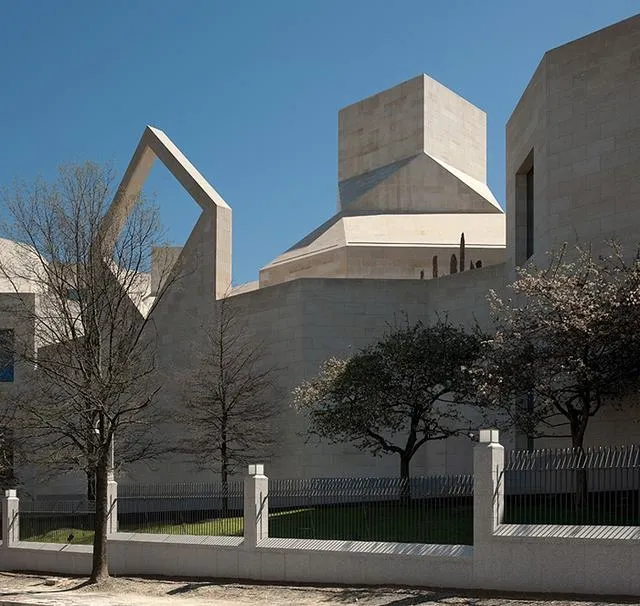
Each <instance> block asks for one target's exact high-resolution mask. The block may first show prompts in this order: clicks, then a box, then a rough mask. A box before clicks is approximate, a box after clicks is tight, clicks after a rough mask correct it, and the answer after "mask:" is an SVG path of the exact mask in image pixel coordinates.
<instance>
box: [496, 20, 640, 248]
mask: <svg viewBox="0 0 640 606" xmlns="http://www.w3.org/2000/svg"><path fill="white" fill-rule="evenodd" d="M532 149H533V152H534V153H533V155H534V175H535V185H534V190H535V217H536V218H535V222H534V225H535V238H536V258H538V256H539V255H540V254H542V253H544V252H545V251H547V250H549V249H552V248H556V247H558V246H559V245H561V244H562V243H563V242H565V241H566V242H569V243H571V244H574V243H577V242H582V243H585V244H586V243H591V244H592V245H593V246H594V247H595V249H596V251H597V250H599V249H600V248H601V244H602V242H603V241H605V240H608V239H611V238H616V239H618V240H619V241H620V242H621V243H623V244H624V245H625V247H626V248H627V249H635V247H636V246H637V244H638V241H639V239H640V238H639V236H638V230H637V226H638V223H639V221H640V206H639V205H638V204H637V200H638V197H639V196H640V176H639V175H638V170H637V167H638V164H639V162H640V16H636V17H632V18H631V19H628V20H626V21H623V22H621V23H617V24H615V25H612V26H611V27H608V28H605V29H603V30H600V31H598V32H595V33H593V34H590V35H589V36H586V37H584V38H581V39H579V40H576V41H574V42H571V43H569V44H566V45H564V46H561V47H559V48H556V49H554V50H552V51H549V52H548V53H547V54H546V55H545V57H544V58H543V60H542V62H541V64H540V66H539V67H538V70H537V71H536V73H535V75H534V77H533V78H532V80H531V82H530V84H529V86H528V87H527V89H526V91H525V93H524V94H523V96H522V99H521V100H520V102H519V104H518V106H517V107H516V109H515V110H514V113H513V115H512V116H511V119H510V120H509V123H508V124H507V213H508V227H507V233H508V242H509V244H508V246H509V251H510V254H512V253H513V251H514V249H515V242H516V241H517V239H518V233H517V231H518V223H519V224H520V225H522V221H521V217H520V220H519V217H518V211H517V209H516V208H515V180H514V175H515V173H516V172H517V170H518V168H519V167H520V165H521V163H522V162H523V161H524V159H525V158H526V156H527V155H528V153H529V152H530V151H531V150H532ZM520 237H521V236H520Z"/></svg>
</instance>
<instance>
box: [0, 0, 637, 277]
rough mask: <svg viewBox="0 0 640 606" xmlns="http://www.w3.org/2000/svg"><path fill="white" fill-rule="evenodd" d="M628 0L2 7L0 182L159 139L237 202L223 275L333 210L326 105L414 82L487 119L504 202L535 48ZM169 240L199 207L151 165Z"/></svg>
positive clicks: (251, 271) (139, 1) (117, 156)
mask: <svg viewBox="0 0 640 606" xmlns="http://www.w3.org/2000/svg"><path fill="white" fill-rule="evenodd" d="M639 10H640V4H639V3H638V1H637V0H634V1H630V0H629V1H627V0H613V1H611V0H610V1H607V2H604V1H602V0H555V1H547V0H536V1H535V2H514V1H513V0H485V1H480V0H466V1H465V0H393V1H392V0H251V1H248V0H228V1H218V0H173V1H168V0H149V1H147V0H110V1H108V2H97V1H87V0H57V1H53V0H39V1H38V0H0V144H1V145H0V186H1V185H9V184H11V182H12V181H13V180H14V179H16V178H20V179H21V178H26V179H31V178H33V177H35V176H37V175H43V176H45V177H50V176H52V175H53V174H54V171H55V168H56V167H57V166H58V165H59V164H62V163H68V162H81V161H84V160H87V159H91V160H95V161H99V162H111V163H112V164H113V165H114V166H115V167H116V168H117V169H118V170H120V171H122V170H124V168H125V167H126V164H127V162H128V161H129V158H130V156H131V153H132V152H133V149H134V147H135V145H136V144H137V141H138V139H139V137H140V135H141V134H142V131H143V129H144V126H145V125H146V124H151V125H154V126H157V127H159V128H161V129H162V130H164V131H165V132H166V133H167V134H168V135H169V137H171V138H172V139H173V141H174V142H175V143H176V144H177V145H178V147H180V148H181V149H182V151H183V152H184V153H185V154H186V155H187V157H189V159H190V160H191V161H192V162H193V163H194V164H195V165H196V166H197V167H198V169H199V170H200V172H202V173H203V175H204V176H205V177H206V178H207V179H208V180H209V181H210V182H211V183H212V185H213V186H214V187H215V188H216V189H217V190H218V192H219V193H220V194H221V195H222V196H223V197H224V198H225V200H226V201H227V202H228V203H229V204H230V205H231V207H232V208H233V222H234V225H233V227H234V234H233V255H234V261H233V265H234V282H235V283H242V282H246V281H249V280H252V279H255V278H257V272H258V269H259V268H260V267H261V266H263V265H265V264H266V263H267V262H269V261H270V260H271V259H272V258H273V257H275V256H276V255H278V254H279V253H280V252H282V251H283V250H285V249H286V248H288V247H289V246H290V245H291V244H292V243H294V242H295V241H297V240H298V239H300V238H301V237H302V236H304V235H305V234H306V233H307V232H309V231H310V230H311V229H313V228H314V227H316V226H317V225H318V224H320V223H321V222H322V221H324V220H325V219H327V218H328V217H329V216H331V215H332V214H333V212H334V211H335V208H336V191H337V184H336V180H337V112H338V109H340V108H341V107H343V106H345V105H348V104H349V103H353V102H355V101H358V100H359V99H361V98H363V97H366V96H368V95H371V94H373V93H375V92H378V91H380V90H383V89H385V88H388V87H390V86H392V85H394V84H397V83H399V82H401V81H403V80H406V79H408V78H411V77H413V76H415V75H417V74H419V73H422V72H424V73H427V74H429V75H430V76H432V77H434V78H435V79H437V80H439V81H440V82H442V83H443V84H445V85H446V86H448V87H449V88H451V89H453V90H454V91H456V92H457V93H459V94H460V95H462V96H464V97H466V98H467V99H469V100H470V101H471V102H472V103H474V104H476V105H478V106H479V107H481V108H482V109H484V110H485V111H486V112H487V114H488V166H489V168H488V177H489V178H488V180H489V185H490V186H491V187H492V189H493V191H494V193H495V195H496V197H497V198H498V199H499V200H500V201H501V202H502V203H503V202H504V198H505V192H504V189H505V186H504V125H505V122H506V120H507V119H508V117H509V114H510V113H511V111H512V109H513V107H514V106H515V103H516V102H517V100H518V98H519V96H520V95H521V93H522V91H523V89H524V87H525V86H526V84H527V82H528V80H529V78H530V76H531V74H532V73H533V70H534V69H535V67H536V65H537V64H538V62H539V61H540V59H541V57H542V55H543V53H544V51H545V50H547V49H549V48H552V47H554V46H558V45H560V44H563V43H565V42H568V41H570V40H572V39H574V38H576V37H579V36H581V35H584V34H587V33H589V32H590V31H593V30H595V29H599V28H601V27H604V26H606V25H609V24H611V23H613V22H615V21H618V20H620V19H623V18H625V17H629V16H631V15H633V14H634V13H636V12H638V11H639ZM147 191H149V192H150V193H155V194H156V195H157V199H158V202H159V204H160V206H161V209H162V214H163V220H164V222H165V224H166V225H167V226H168V227H169V230H170V232H169V233H170V237H171V238H172V240H173V241H174V242H176V243H179V244H180V243H183V242H184V240H185V239H186V237H187V235H188V233H189V232H190V230H191V227H192V226H193V224H194V222H195V219H196V217H197V214H198V212H199V211H198V208H197V207H196V205H195V203H193V202H192V201H191V200H190V199H189V198H188V197H186V196H185V195H184V194H183V193H182V192H181V191H180V188H179V186H177V184H175V183H174V182H173V180H172V178H171V177H170V176H169V175H168V174H166V173H165V172H164V168H163V167H162V166H161V165H160V164H158V165H157V166H156V168H155V169H154V172H153V174H152V177H151V179H150V181H149V184H148V187H147Z"/></svg>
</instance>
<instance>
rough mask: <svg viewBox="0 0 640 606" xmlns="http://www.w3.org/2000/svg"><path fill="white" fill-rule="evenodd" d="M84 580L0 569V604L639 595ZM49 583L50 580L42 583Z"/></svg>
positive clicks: (527, 600) (301, 604)
mask: <svg viewBox="0 0 640 606" xmlns="http://www.w3.org/2000/svg"><path fill="white" fill-rule="evenodd" d="M83 581H84V579H78V578H69V577H61V576H50V577H44V576H41V575H29V574H13V573H0V604H10V603H20V602H23V603H29V604H47V605H49V604H50V605H56V606H57V605H67V604H68V605H74V606H75V605H80V604H83V605H85V604H86V605H88V604H96V605H100V606H102V605H105V606H107V605H108V606H119V605H121V604H122V605H132V604H136V605H137V604H149V605H151V606H152V605H154V604H158V605H160V604H162V605H165V604H175V605H176V606H187V605H189V606H190V605H203V606H204V604H208V605H211V606H243V605H247V604H255V605H259V606H260V605H263V606H267V605H269V606H332V605H336V606H338V605H342V604H358V605H359V606H422V605H424V606H429V605H432V606H436V605H439V606H444V605H456V606H503V605H504V606H588V605H591V606H596V605H597V606H613V605H614V604H637V605H640V600H632V599H627V600H624V599H613V600H609V601H607V600H603V599H601V598H592V599H591V598H588V597H583V598H571V599H569V598H563V599H559V598H556V597H552V596H540V595H538V596H513V595H512V596H507V595H504V596H503V595H495V594H492V595H490V594H483V593H479V592H463V591H455V590H427V589H407V588H394V587H368V588H365V587H312V586H284V585H268V584H244V583H234V582H223V581H217V580H215V581H202V580H198V581H184V580H166V579H159V580H158V579H140V578H127V577H120V578H117V579H112V580H111V581H110V582H109V583H108V585H107V586H101V587H100V588H96V587H94V586H84V587H82V582H83ZM47 583H50V584H47Z"/></svg>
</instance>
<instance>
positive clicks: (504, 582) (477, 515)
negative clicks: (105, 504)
mask: <svg viewBox="0 0 640 606" xmlns="http://www.w3.org/2000/svg"><path fill="white" fill-rule="evenodd" d="M482 435H483V438H482V439H481V442H480V443H479V444H478V445H477V446H476V449H475V453H474V546H473V547H471V546H465V545H420V544H403V543H382V542H380V543H377V542H358V541H319V540H311V539H278V538H270V537H269V534H268V480H267V478H266V477H265V476H264V475H262V473H261V469H259V473H257V474H254V475H252V476H249V477H248V478H247V479H246V481H245V498H244V509H245V511H244V528H245V536H244V538H242V537H203V536H174V535H148V534H127V533H118V532H115V531H114V532H111V533H110V535H109V542H108V551H109V554H108V557H109V566H110V570H111V571H112V573H113V574H116V575H125V574H126V575H158V576H185V577H202V578H221V579H244V580H255V581H277V582H290V583H297V582H311V583H339V584H356V585H368V584H372V585H375V584H398V585H414V586H425V587H451V588H478V589H493V590H505V591H532V592H565V593H583V594H610V595H640V574H639V573H638V571H640V527H605V526H528V525H506V524H502V523H501V520H502V512H503V504H504V493H503V490H504V488H503V486H502V481H501V478H502V469H503V465H504V450H503V448H502V446H500V444H498V442H497V432H494V431H492V432H490V433H489V432H482ZM258 467H260V466H258ZM254 470H255V467H254ZM111 489H112V490H113V491H115V490H116V489H117V488H116V487H115V486H112V487H111ZM3 505H4V506H3V516H2V517H3V520H2V522H3V537H5V540H4V541H3V543H2V547H1V548H0V569H2V570H31V571H39V572H57V573H62V574H77V575H86V574H88V573H89V572H90V569H91V553H92V550H91V547H90V546H84V545H59V544H51V543H30V542H24V541H20V540H19V528H18V522H19V516H18V510H19V503H18V499H17V498H16V496H15V491H7V494H6V496H5V500H4V504H3ZM110 528H111V529H112V530H115V528H116V521H115V520H111V524H110Z"/></svg>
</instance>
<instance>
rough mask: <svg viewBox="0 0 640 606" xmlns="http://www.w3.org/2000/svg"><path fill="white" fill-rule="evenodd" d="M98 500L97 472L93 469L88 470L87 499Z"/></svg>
mask: <svg viewBox="0 0 640 606" xmlns="http://www.w3.org/2000/svg"><path fill="white" fill-rule="evenodd" d="M95 500H96V473H95V471H93V470H88V471H87V501H95Z"/></svg>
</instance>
